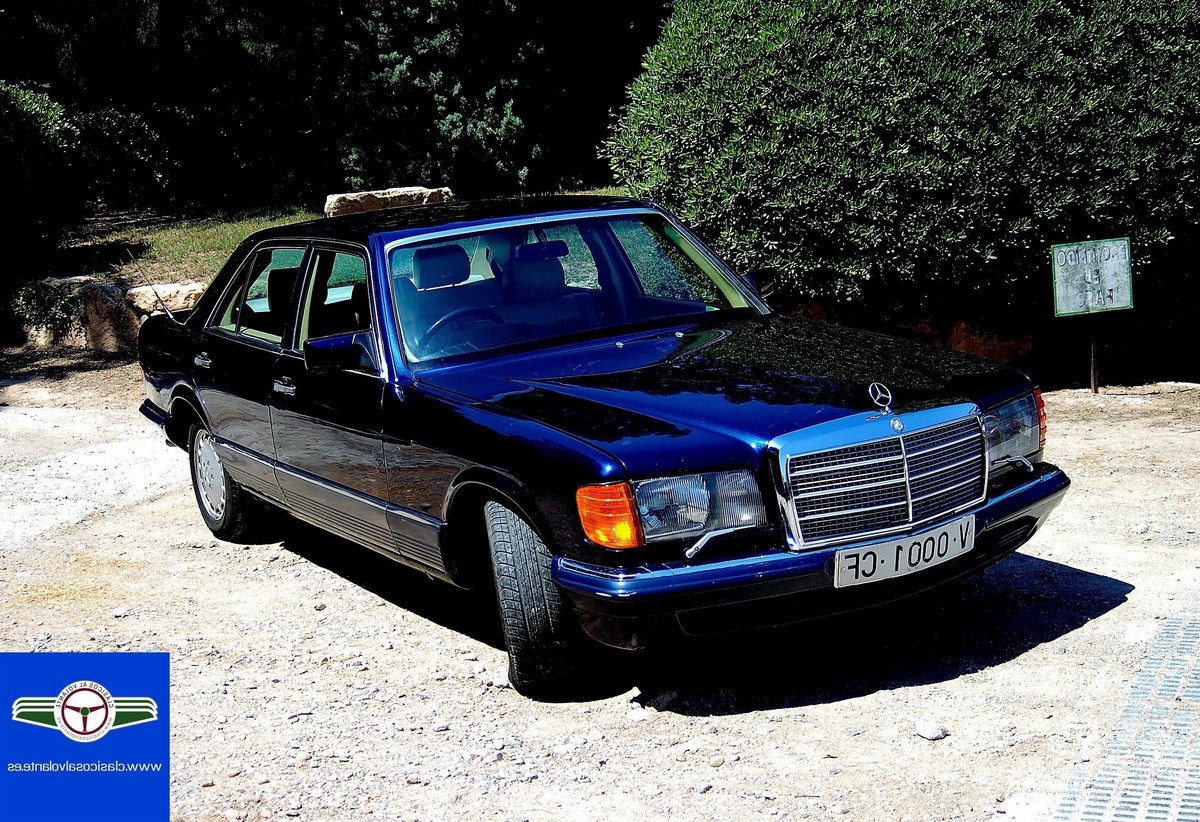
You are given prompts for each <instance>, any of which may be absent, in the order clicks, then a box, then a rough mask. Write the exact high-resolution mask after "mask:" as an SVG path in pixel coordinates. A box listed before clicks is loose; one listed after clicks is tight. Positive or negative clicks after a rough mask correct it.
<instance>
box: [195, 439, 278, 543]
mask: <svg viewBox="0 0 1200 822" xmlns="http://www.w3.org/2000/svg"><path fill="white" fill-rule="evenodd" d="M188 455H189V458H190V459H189V462H190V464H191V469H192V490H194V491H195V492H196V504H197V505H198V506H199V507H200V515H201V516H202V517H203V518H204V524H205V525H207V526H208V530H210V531H212V532H213V536H215V537H218V538H220V539H223V540H227V541H229V542H250V541H252V539H251V537H252V536H253V535H254V534H255V533H256V532H257V531H258V530H259V526H260V525H261V522H262V515H263V514H264V513H265V506H264V505H263V504H261V503H259V501H258V500H257V499H255V498H254V497H253V496H252V495H251V494H250V493H249V492H247V491H246V489H245V488H243V487H242V486H241V485H239V484H238V483H237V482H236V481H235V480H234V479H233V478H232V477H230V476H229V472H228V471H226V470H225V466H224V464H222V462H221V455H220V453H219V452H218V451H217V448H216V440H215V438H214V437H213V435H212V434H210V433H209V432H208V429H207V428H205V427H204V426H203V425H193V426H192V430H191V431H190V432H189V433H188Z"/></svg>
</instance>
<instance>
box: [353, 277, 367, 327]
mask: <svg viewBox="0 0 1200 822" xmlns="http://www.w3.org/2000/svg"><path fill="white" fill-rule="evenodd" d="M350 307H351V308H352V309H354V318H355V319H356V320H358V325H359V328H370V327H371V300H370V298H369V297H368V295H367V284H366V283H365V282H361V283H355V284H354V287H353V288H351V289H350Z"/></svg>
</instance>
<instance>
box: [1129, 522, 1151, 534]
mask: <svg viewBox="0 0 1200 822" xmlns="http://www.w3.org/2000/svg"><path fill="white" fill-rule="evenodd" d="M1129 530H1130V531H1132V532H1133V533H1135V534H1138V535H1139V536H1140V535H1142V534H1145V533H1148V532H1149V531H1150V523H1148V522H1135V523H1134V524H1133V527H1132V528H1130V529H1129Z"/></svg>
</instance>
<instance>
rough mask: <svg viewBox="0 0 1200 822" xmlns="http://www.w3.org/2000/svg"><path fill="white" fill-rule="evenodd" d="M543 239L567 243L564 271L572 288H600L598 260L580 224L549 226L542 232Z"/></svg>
mask: <svg viewBox="0 0 1200 822" xmlns="http://www.w3.org/2000/svg"><path fill="white" fill-rule="evenodd" d="M542 234H543V235H544V236H543V237H542V238H541V239H543V240H546V241H550V242H553V241H554V240H562V241H563V242H564V243H566V244H567V254H566V256H564V257H563V258H562V266H563V272H564V273H565V274H566V281H567V285H568V286H570V287H572V288H587V289H590V290H596V289H598V288H600V273H599V271H598V270H597V269H596V261H595V260H594V259H593V258H592V251H591V249H590V248H588V246H587V243H585V242H584V241H583V236H582V235H581V234H580V233H579V226H577V225H574V224H567V225H555V226H549V227H547V228H546V230H545V231H543V232H542Z"/></svg>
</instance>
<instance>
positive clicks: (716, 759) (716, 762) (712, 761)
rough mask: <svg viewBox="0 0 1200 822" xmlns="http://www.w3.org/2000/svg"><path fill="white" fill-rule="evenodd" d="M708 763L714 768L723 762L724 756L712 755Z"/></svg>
mask: <svg viewBox="0 0 1200 822" xmlns="http://www.w3.org/2000/svg"><path fill="white" fill-rule="evenodd" d="M708 764H709V765H711V766H712V767H714V768H719V767H721V766H722V765H724V764H725V757H723V756H714V757H713V758H712V759H710V760H708Z"/></svg>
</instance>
